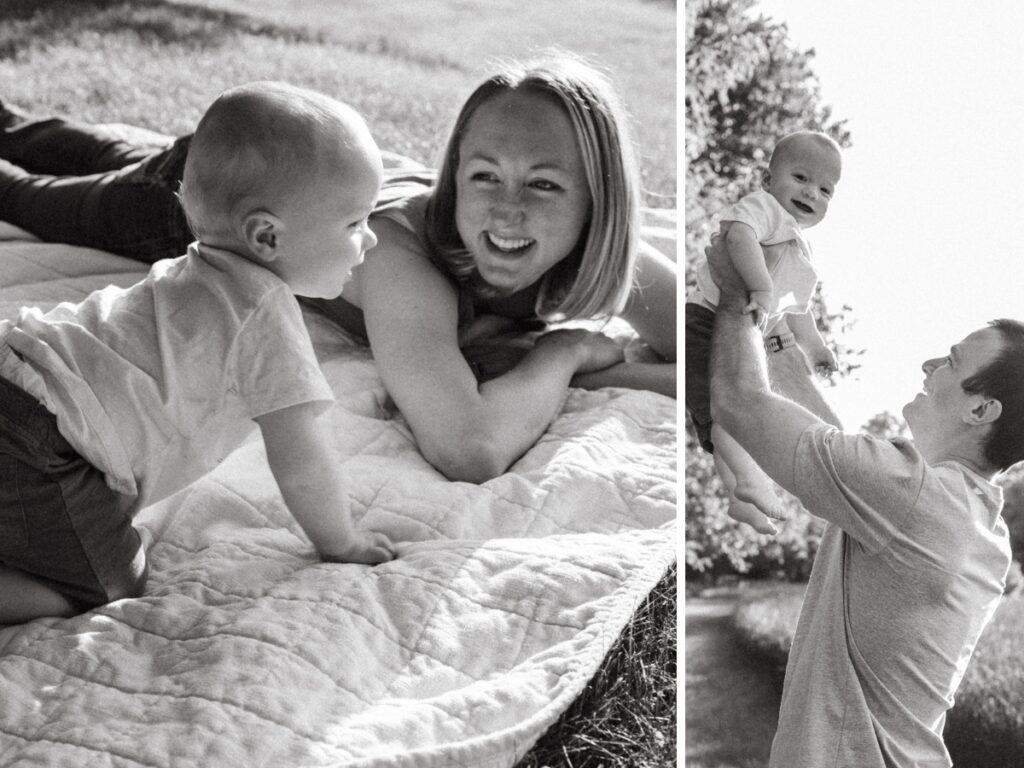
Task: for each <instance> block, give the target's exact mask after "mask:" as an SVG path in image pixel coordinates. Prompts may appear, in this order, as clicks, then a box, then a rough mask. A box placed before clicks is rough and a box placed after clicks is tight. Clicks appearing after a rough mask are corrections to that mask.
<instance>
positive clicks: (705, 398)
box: [686, 131, 842, 533]
mask: <svg viewBox="0 0 1024 768" xmlns="http://www.w3.org/2000/svg"><path fill="white" fill-rule="evenodd" d="M841 170H842V158H841V156H840V150H839V145H838V144H836V142H835V141H833V140H832V139H831V138H829V137H828V136H826V135H825V134H823V133H814V132H810V131H800V132H797V133H793V134H790V135H788V136H786V137H784V138H783V139H782V140H781V141H779V142H778V144H776V146H775V150H774V151H773V152H772V156H771V159H770V161H769V163H768V170H767V171H766V172H765V175H764V189H763V190H762V191H758V192H754V193H753V194H750V195H747V196H746V197H744V198H743V199H741V200H740V201H739V202H738V203H736V204H734V205H732V206H730V207H729V208H727V209H726V211H725V214H724V215H723V216H722V217H721V225H720V229H719V232H718V234H717V235H716V237H721V238H723V240H724V243H725V247H726V250H727V252H728V254H729V258H730V259H731V260H732V263H733V265H734V266H735V267H736V270H737V271H738V272H739V274H740V275H741V276H742V277H743V280H744V281H745V283H746V285H747V289H748V292H749V304H748V305H747V306H746V308H745V309H744V311H745V312H746V313H748V314H752V315H753V317H754V319H755V321H756V322H757V324H758V325H759V326H760V327H761V329H762V331H763V332H764V333H765V337H766V344H765V346H766V349H767V350H768V351H769V352H774V351H778V350H779V349H781V348H783V347H786V346H789V345H790V344H792V343H793V341H794V340H795V342H796V343H797V344H798V345H799V346H800V348H801V349H802V350H803V352H804V354H805V355H806V356H807V358H808V360H809V362H810V364H811V365H812V366H813V367H814V368H815V369H817V370H826V371H833V370H835V369H836V361H835V357H834V355H833V354H832V352H831V351H830V350H829V349H828V347H827V346H826V345H825V341H824V339H822V337H821V334H820V333H819V332H818V329H817V326H816V325H815V323H814V318H813V316H812V315H811V313H810V311H809V307H810V301H811V297H812V295H813V293H814V289H815V286H816V285H817V281H818V278H817V275H816V274H815V272H814V268H813V267H812V266H811V263H810V256H811V251H810V247H809V246H808V245H807V242H806V241H805V240H804V237H803V230H804V229H806V228H808V227H813V226H814V225H815V224H817V223H818V222H820V221H821V220H822V219H823V218H825V214H826V213H827V212H828V206H829V203H830V202H831V200H832V195H833V193H834V192H835V187H836V184H837V183H838V182H839V176H840V172H841ZM696 276H697V285H696V287H695V289H694V291H693V292H692V293H691V295H690V296H689V297H687V306H686V358H687V360H686V363H687V367H686V409H687V411H688V413H689V415H690V419H691V421H692V422H693V424H694V427H695V429H696V431H697V435H698V438H699V439H700V443H701V445H702V447H703V448H704V449H705V450H707V451H709V452H713V453H714V458H715V467H716V469H717V470H718V473H719V476H720V477H721V478H722V480H723V482H724V483H725V486H726V488H727V489H728V491H729V502H730V504H729V515H730V516H731V517H732V518H734V519H735V520H738V521H740V522H743V523H748V524H749V525H751V526H753V527H754V528H755V529H756V530H757V531H759V532H761V533H775V532H776V528H775V525H774V524H773V523H772V521H771V519H770V518H775V519H782V518H783V517H785V509H784V507H783V506H782V503H781V500H780V499H779V498H778V496H776V494H775V491H774V488H773V486H772V484H771V481H770V480H769V478H768V477H767V475H765V474H764V472H763V471H762V470H761V468H760V467H758V466H757V464H756V463H755V462H754V461H753V459H751V458H750V456H749V454H747V452H746V451H745V450H743V448H742V447H741V446H740V445H739V444H738V443H737V442H736V441H735V440H733V439H732V438H731V437H730V436H729V435H728V434H727V433H726V432H725V431H724V430H723V429H722V428H721V427H719V426H718V425H717V424H713V423H712V421H711V408H710V402H711V398H710V389H709V370H708V368H709V359H710V350H711V330H712V327H713V324H714V312H715V309H716V305H717V303H718V288H717V287H716V286H715V284H714V282H713V281H712V280H711V275H710V271H709V269H708V265H707V261H706V260H702V261H701V262H700V263H699V264H698V266H697V272H696ZM783 316H786V318H787V320H786V324H787V325H788V326H789V328H790V329H791V331H792V334H789V333H786V334H774V335H773V333H772V330H774V329H775V327H776V326H777V325H778V324H779V322H780V321H781V320H782V318H783Z"/></svg>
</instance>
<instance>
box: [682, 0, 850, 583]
mask: <svg viewBox="0 0 1024 768" xmlns="http://www.w3.org/2000/svg"><path fill="white" fill-rule="evenodd" d="M754 6H755V2H754V0H689V2H687V3H686V86H685V87H686V94H685V97H686V120H685V130H686V211H685V215H686V232H685V238H686V242H685V253H686V265H687V285H688V286H690V285H692V281H693V276H692V275H693V266H694V261H695V260H696V259H697V258H698V257H699V256H701V255H702V254H703V251H704V247H705V246H706V245H707V243H708V240H709V237H710V235H711V231H712V226H713V225H714V223H715V220H716V216H717V214H718V212H719V211H720V210H721V209H722V208H723V207H724V206H726V205H728V204H729V203H732V202H734V201H735V200H738V199H739V198H740V197H742V196H743V195H745V194H747V193H749V192H752V191H754V190H755V189H757V188H758V187H759V186H760V183H761V173H762V170H763V169H764V167H765V166H766V165H767V161H768V158H769V156H770V154H771V149H772V147H773V146H774V145H775V142H776V141H778V139H780V138H781V137H782V136H784V135H786V134H787V133H791V132H793V131H795V130H801V129H808V130H821V131H825V132H827V133H828V134H829V135H831V136H832V137H833V138H834V139H836V141H837V142H839V144H840V145H841V146H844V147H846V146H849V145H850V135H849V132H848V131H847V130H846V128H845V125H844V122H843V121H834V120H833V119H832V114H831V110H830V109H829V108H828V107H827V106H824V105H822V104H821V98H820V93H819V85H818V80H817V77H816V76H815V74H814V72H813V71H812V69H811V60H812V59H813V57H814V51H813V50H807V51H800V50H797V49H796V48H794V47H793V45H792V44H791V42H790V40H789V37H788V31H787V29H786V26H785V24H781V23H778V22H775V21H773V20H771V19H767V18H764V17H763V16H762V15H760V14H757V13H755V11H754ZM812 311H813V313H814V315H815V319H816V322H817V324H818V327H819V328H820V329H821V330H822V333H823V335H824V336H825V338H826V341H827V342H828V343H829V345H830V346H831V347H832V349H833V350H834V351H835V352H836V355H837V358H838V359H839V362H840V372H839V375H840V376H841V375H845V374H846V373H848V372H849V371H850V370H852V369H853V368H856V367H857V363H856V358H857V356H858V355H859V354H860V352H859V351H858V350H854V349H851V348H849V347H848V346H846V345H844V344H843V343H842V334H843V332H844V331H845V330H846V329H847V328H848V327H849V326H850V325H851V324H852V322H853V321H852V320H851V318H850V312H851V309H850V307H848V306H844V307H843V308H842V309H841V310H840V311H838V312H831V311H829V309H828V307H827V306H826V303H825V299H824V297H823V296H822V294H821V291H820V289H819V290H818V291H817V292H816V293H815V297H814V300H813V304H812ZM786 504H787V506H788V508H789V510H790V519H789V520H787V521H786V522H785V523H784V524H783V525H782V526H781V527H780V532H779V534H778V535H776V536H775V537H772V538H768V537H763V536H760V535H758V534H756V533H754V532H753V531H752V530H751V529H750V528H747V527H746V526H737V525H736V524H735V523H733V522H732V521H731V520H730V519H729V518H728V516H727V515H726V505H727V502H726V500H725V497H724V492H723V489H722V487H721V484H720V482H719V480H718V478H717V477H716V475H715V472H714V466H713V462H712V460H711V457H710V456H708V455H707V454H704V453H703V452H701V450H700V448H699V447H697V446H696V443H695V442H694V441H693V439H692V437H688V439H687V448H686V510H687V531H686V535H687V540H686V541H687V543H686V563H687V570H688V571H689V573H690V574H691V575H693V574H696V573H701V574H717V573H721V572H729V571H731V572H739V573H746V574H749V575H777V576H784V577H786V578H790V579H803V578H806V577H807V574H808V573H809V572H810V566H811V563H812V561H813V558H814V553H815V551H816V550H817V542H818V539H819V537H820V533H821V521H819V520H817V519H816V518H814V517H812V516H811V515H810V514H808V513H807V512H806V510H804V509H803V508H802V507H801V506H800V504H799V502H797V501H796V500H795V499H793V498H791V497H789V498H787V499H786Z"/></svg>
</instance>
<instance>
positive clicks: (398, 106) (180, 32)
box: [0, 0, 677, 768]
mask: <svg viewBox="0 0 1024 768" xmlns="http://www.w3.org/2000/svg"><path fill="white" fill-rule="evenodd" d="M285 5H286V6H287V10H281V7H282V6H285ZM675 36H676V13H675V2H674V1H673V0H530V2H528V3H525V2H522V0H475V1H471V0H424V1H423V2H415V3H379V2H377V0H290V2H289V3H287V4H283V3H280V2H279V0H76V1H75V2H68V0H4V1H3V3H2V4H0V83H3V84H4V88H5V89H6V90H5V91H4V92H3V93H0V99H4V100H9V101H10V102H11V103H14V104H17V105H19V106H22V107H25V108H29V109H31V110H32V111H34V112H37V113H39V114H48V113H64V114H67V115H71V116H73V117H77V118H81V119H84V120H87V121H91V122H125V123H129V124H134V125H140V126H143V127H146V128H150V129H153V130H156V131H160V132H164V133H168V134H174V135H177V134H181V133H185V132H188V131H191V130H192V129H193V127H194V126H195V123H196V122H197V121H198V119H199V116H200V115H201V114H202V112H203V110H204V109H205V107H206V106H207V105H208V104H209V103H210V102H211V101H212V100H213V98H214V97H215V96H216V95H217V94H218V93H219V92H220V91H222V90H224V89H225V88H227V87H229V86H232V85H237V84H239V83H242V82H247V81H252V80H259V79H279V80H286V81H289V82H292V83H295V84H298V85H304V86H307V87H311V88H315V89H317V90H320V91H323V92H326V93H329V94H332V95H334V96H336V97H338V98H341V99H343V100H345V101H347V102H349V103H350V104H352V105H353V106H354V107H355V108H356V109H358V110H359V111H360V112H362V113H363V114H364V115H365V116H366V118H367V121H368V122H369V124H370V127H371V130H372V131H373V132H374V135H375V136H376V137H377V140H378V143H379V144H380V145H381V146H382V147H383V148H385V149H390V150H392V151H396V152H400V153H402V154H405V155H409V156H411V157H413V158H415V159H417V160H419V161H421V162H424V163H427V164H431V165H433V164H436V162H437V160H438V158H439V157H440V154H441V150H442V147H443V142H444V138H445V137H446V135H447V132H448V129H449V127H450V125H451V124H452V122H453V121H454V118H455V115H456V113H457V111H458V109H459V107H460V106H461V104H462V102H463V101H464V100H465V98H466V97H467V96H468V95H469V93H470V92H471V91H472V89H473V88H474V87H475V86H476V85H477V84H478V83H479V82H480V81H481V80H482V79H483V78H484V77H485V76H486V75H487V74H488V73H489V72H490V71H492V70H493V68H494V62H495V60H497V59H500V58H502V57H509V56H522V55H524V54H528V53H529V52H531V51H536V50H539V49H541V48H546V47H550V46H556V45H557V46H560V47H563V48H567V49H570V50H573V51H575V52H577V53H582V54H584V55H587V56H589V57H591V58H592V59H593V60H595V61H596V63H599V64H601V65H603V66H604V67H606V68H607V69H608V70H609V72H610V73H611V75H612V78H613V80H614V81H615V82H616V83H617V85H618V86H619V90H620V92H621V93H622V94H623V97H624V100H625V102H626V106H627V108H628V109H629V111H630V112H631V114H633V115H634V118H635V123H636V125H635V128H636V136H637V139H638V144H639V149H640V159H641V168H642V174H643V183H644V187H645V200H644V202H645V204H647V205H650V206H654V207H668V208H673V207H675V203H676V101H675V94H676V88H675V72H676V60H675V51H676V45H675ZM676 605H677V593H676V585H675V570H674V569H673V571H672V572H671V573H670V574H669V575H667V576H666V578H665V579H664V580H662V582H661V583H660V584H659V585H658V586H657V587H656V588H655V590H654V591H653V592H652V594H651V596H650V598H649V600H648V601H647V603H646V604H645V606H644V607H643V608H641V609H640V611H639V613H638V615H637V617H636V619H635V620H634V621H633V622H632V623H631V625H630V626H629V628H627V630H626V631H625V633H624V634H623V636H622V638H620V640H619V642H618V644H617V646H616V647H615V648H614V649H613V650H612V652H611V653H610V654H609V655H608V657H607V658H606V660H605V663H604V666H603V667H602V668H601V670H600V671H599V672H598V674H597V675H596V676H595V678H594V680H593V681H592V682H591V684H590V686H589V687H588V688H587V690H586V691H585V692H584V694H583V695H582V696H581V697H580V699H579V700H578V701H577V702H576V703H575V704H574V705H573V706H572V707H571V708H570V710H569V711H568V712H567V713H566V714H565V716H564V717H563V718H562V719H561V720H560V721H559V722H558V723H556V724H555V726H553V727H552V728H551V729H550V731H549V732H548V733H547V734H546V735H545V736H544V737H543V738H542V739H541V740H540V742H538V744H537V745H536V747H535V748H534V749H533V751H532V752H530V753H529V754H528V755H527V756H526V757H525V758H524V760H523V761H522V763H520V766H521V767H522V768H540V767H541V766H566V767H567V768H581V767H582V766H597V765H602V766H606V767H607V768H662V767H663V766H673V765H675V757H676V722H675V698H676V667H675V664H676V662H675V658H676V634H675V627H676Z"/></svg>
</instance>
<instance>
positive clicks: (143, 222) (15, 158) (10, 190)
mask: <svg viewBox="0 0 1024 768" xmlns="http://www.w3.org/2000/svg"><path fill="white" fill-rule="evenodd" d="M156 138H157V140H154V141H132V140H130V139H126V138H125V136H124V135H123V132H119V131H118V130H116V129H114V128H112V127H110V126H103V125H89V124H86V123H77V122H74V121H71V120H64V119H60V118H38V117H34V116H31V115H28V114H25V113H23V112H20V111H18V110H15V109H13V108H6V109H3V108H0V220H3V221H7V222H9V223H11V224H14V225H16V226H18V227H21V228H22V229H25V230H28V231H29V232H31V233H32V234H33V235H35V236H36V237H38V238H39V239H41V240H44V241H47V242H58V243H68V244H70V245H81V246H87V247H91V248H98V249H101V250H105V251H110V252H111V253H116V254H119V255H121V256H127V257H129V258H133V259H138V260H139V261H144V262H146V263H152V262H154V261H159V260H160V259H164V258H173V257H175V256H180V255H181V254H182V253H184V252H185V249H186V247H187V246H188V244H189V243H190V242H192V240H193V239H194V238H193V237H192V233H191V232H190V230H189V228H188V223H187V222H186V221H185V215H184V213H183V212H182V210H181V206H180V205H179V204H178V200H177V198H176V197H175V192H177V190H178V186H179V184H180V182H181V174H182V171H183V170H184V165H185V158H186V156H187V154H188V143H189V140H190V138H191V137H190V136H184V137H182V138H180V139H178V140H176V141H175V140H174V139H172V138H171V137H156Z"/></svg>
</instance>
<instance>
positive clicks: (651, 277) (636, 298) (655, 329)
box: [572, 243, 678, 397]
mask: <svg viewBox="0 0 1024 768" xmlns="http://www.w3.org/2000/svg"><path fill="white" fill-rule="evenodd" d="M633 279H634V284H633V292H632V294H630V297H629V301H628V302H627V303H626V308H625V309H624V310H623V312H622V317H623V319H624V320H626V322H628V323H629V324H630V325H631V326H633V329H634V330H635V331H636V332H637V334H639V336H640V338H641V339H643V340H644V341H646V342H647V344H648V345H650V347H651V349H653V350H654V351H655V352H656V353H657V354H658V355H660V356H661V357H662V358H663V359H664V362H622V363H618V364H616V365H613V366H611V367H609V368H606V369H604V370H601V371H594V372H592V373H583V374H580V375H578V376H576V377H574V378H573V380H572V385H573V386H574V387H583V388H585V389H600V388H601V387H627V388H629V389H649V390H651V391H653V392H660V393H661V394H663V395H668V396H669V397H675V396H676V387H677V380H676V324H677V321H676V295H677V288H678V283H677V275H676V265H675V262H673V261H672V260H671V259H669V258H668V257H666V256H665V255H663V254H662V253H661V252H660V251H658V250H656V249H655V248H653V247H652V246H650V245H648V244H646V243H641V244H640V253H639V255H638V257H637V266H636V274H635V275H634V278H633Z"/></svg>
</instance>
